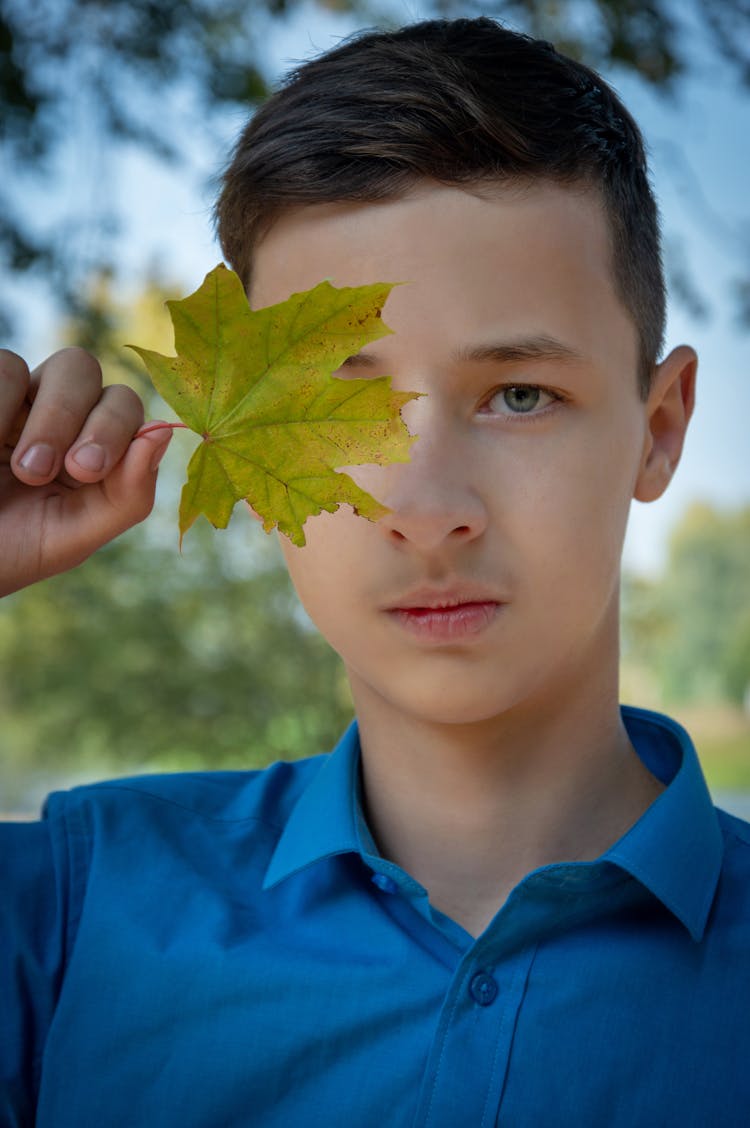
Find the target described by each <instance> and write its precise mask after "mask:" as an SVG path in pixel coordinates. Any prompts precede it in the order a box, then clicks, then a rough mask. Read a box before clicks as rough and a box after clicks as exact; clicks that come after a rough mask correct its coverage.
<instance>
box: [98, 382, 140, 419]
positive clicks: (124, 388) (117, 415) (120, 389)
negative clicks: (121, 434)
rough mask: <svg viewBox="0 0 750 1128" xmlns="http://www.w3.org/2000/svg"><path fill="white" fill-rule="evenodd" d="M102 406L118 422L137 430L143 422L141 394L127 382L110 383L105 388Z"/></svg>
mask: <svg viewBox="0 0 750 1128" xmlns="http://www.w3.org/2000/svg"><path fill="white" fill-rule="evenodd" d="M101 406H102V408H103V410H104V411H106V412H107V414H108V415H110V416H111V417H112V418H113V419H114V420H115V421H116V422H117V423H120V424H125V426H126V427H128V428H130V427H132V428H133V430H137V428H138V427H140V425H141V423H142V422H143V417H144V414H145V412H144V408H143V403H142V402H141V399H140V396H139V395H138V394H137V393H136V392H134V391H133V389H132V388H129V387H128V385H127V384H110V385H108V387H106V388H105V389H104V394H103V396H102V403H101Z"/></svg>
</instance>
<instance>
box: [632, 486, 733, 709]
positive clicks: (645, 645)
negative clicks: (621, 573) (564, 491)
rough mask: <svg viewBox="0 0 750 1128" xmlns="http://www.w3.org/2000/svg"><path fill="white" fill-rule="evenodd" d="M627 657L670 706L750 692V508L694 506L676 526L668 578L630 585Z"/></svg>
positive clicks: (641, 580) (633, 581) (672, 538)
mask: <svg viewBox="0 0 750 1128" xmlns="http://www.w3.org/2000/svg"><path fill="white" fill-rule="evenodd" d="M624 596H625V598H624V612H623V625H624V631H623V634H624V650H625V655H626V658H628V659H629V660H630V661H632V662H636V663H641V664H642V665H643V666H645V667H646V668H647V669H649V670H651V671H652V672H653V675H654V677H655V678H656V679H657V681H658V683H659V686H660V688H661V691H662V693H663V696H664V698H665V699H666V700H667V701H676V702H686V701H706V700H711V699H714V700H715V699H724V700H729V701H734V702H736V703H738V704H741V703H742V702H743V700H744V699H745V698H746V695H747V693H748V690H749V689H750V506H745V507H743V508H740V509H737V510H733V511H720V510H717V509H715V508H714V507H713V506H710V505H706V504H704V503H695V504H694V505H692V506H691V507H690V508H689V509H688V510H687V511H686V513H685V514H684V516H683V518H682V520H681V521H680V522H679V523H678V524H677V525H676V527H675V529H674V531H673V533H672V537H671V539H670V548H669V556H668V560H667V566H666V569H665V571H664V575H663V576H662V577H660V578H659V579H658V580H656V581H648V580H645V579H643V578H641V577H630V578H628V580H627V581H626V584H625V587H624Z"/></svg>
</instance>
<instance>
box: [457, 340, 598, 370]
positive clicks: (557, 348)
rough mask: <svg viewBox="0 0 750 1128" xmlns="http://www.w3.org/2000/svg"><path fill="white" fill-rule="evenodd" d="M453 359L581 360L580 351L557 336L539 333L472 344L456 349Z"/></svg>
mask: <svg viewBox="0 0 750 1128" xmlns="http://www.w3.org/2000/svg"><path fill="white" fill-rule="evenodd" d="M453 359H454V360H456V361H458V362H459V363H461V362H470V363H476V362H480V363H481V362H482V361H488V360H489V361H494V363H495V364H498V363H499V364H507V363H509V362H511V361H518V360H557V361H561V360H562V361H565V360H575V361H582V360H584V357H583V355H582V353H580V352H578V351H577V350H576V349H574V348H571V346H570V345H566V344H565V342H564V341H560V340H558V338H557V337H550V336H548V335H547V334H546V333H540V334H538V335H535V336H532V337H518V338H511V339H510V340H508V341H497V342H492V343H490V344H486V345H473V346H471V345H470V346H466V347H464V348H460V349H457V350H456V352H455V353H454V355H453Z"/></svg>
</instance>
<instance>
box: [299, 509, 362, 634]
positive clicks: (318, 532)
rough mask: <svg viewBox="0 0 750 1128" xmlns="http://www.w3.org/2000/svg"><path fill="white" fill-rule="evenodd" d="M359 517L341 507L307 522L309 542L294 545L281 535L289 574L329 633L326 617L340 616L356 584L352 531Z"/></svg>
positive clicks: (305, 603) (314, 617)
mask: <svg viewBox="0 0 750 1128" xmlns="http://www.w3.org/2000/svg"><path fill="white" fill-rule="evenodd" d="M360 520H362V519H361V518H359V517H355V516H353V515H348V514H346V513H345V512H342V511H341V510H339V511H338V512H337V513H335V514H330V513H321V514H320V515H318V516H317V517H311V518H310V519H309V520H308V521H307V522H306V524H305V527H304V531H305V540H306V544H305V546H304V547H303V548H298V547H297V546H296V545H293V544H292V543H291V542H290V541H289V540H288V539H287V538H286V537H283V536H282V537H279V541H280V545H281V551H282V554H283V556H284V560H285V562H286V566H287V570H288V572H289V576H290V578H291V580H292V583H293V584H294V587H295V589H296V591H297V595H298V596H299V598H300V601H301V602H302V605H303V606H304V608H305V610H306V611H307V613H308V615H309V616H310V618H311V619H312V620H313V622H314V623H315V624H316V626H317V627H318V628H319V630H320V631H321V632H322V633H323V634H327V633H328V631H327V625H326V620H328V619H330V618H332V617H333V618H334V619H335V617H336V612H337V609H338V608H340V607H342V605H343V603H344V602H345V599H346V594H347V592H348V591H350V590H351V588H352V586H353V585H352V583H351V579H352V574H353V573H352V569H353V568H354V562H353V560H352V551H351V549H352V545H353V543H354V542H353V538H352V537H351V535H350V534H349V531H348V526H349V522H350V521H360Z"/></svg>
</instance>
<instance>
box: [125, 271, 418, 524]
mask: <svg viewBox="0 0 750 1128" xmlns="http://www.w3.org/2000/svg"><path fill="white" fill-rule="evenodd" d="M391 289H392V285H389V284H387V283H379V284H375V285H372V286H359V287H347V288H343V289H337V288H336V287H334V286H331V285H330V284H329V283H328V282H321V283H320V284H319V285H318V286H315V287H314V288H313V289H312V290H308V291H305V292H304V293H300V294H292V296H291V297H290V298H289V299H288V300H287V301H285V302H281V303H280V304H278V305H274V306H268V307H267V308H265V309H260V310H252V309H250V307H249V305H248V302H247V298H246V296H245V293H244V290H243V288H242V283H241V282H240V280H239V278H238V277H237V275H236V274H234V273H233V272H232V271H230V270H227V269H226V267H223V266H217V267H216V268H215V269H214V270H212V271H211V272H210V274H208V275H207V276H206V279H205V281H204V283H203V285H202V286H201V287H200V288H199V289H198V290H196V292H195V293H194V294H191V295H190V296H189V297H187V298H185V299H183V300H182V301H172V302H168V303H167V305H168V307H169V310H170V314H171V317H172V321H173V324H174V331H175V350H176V353H177V355H176V356H174V357H166V356H162V355H160V354H159V353H155V352H151V351H150V350H148V349H141V348H136V347H135V346H131V347H133V348H134V349H135V351H136V352H137V353H138V355H139V356H140V357H141V358H142V359H143V361H144V363H145V365H146V367H147V368H148V371H149V374H150V376H151V379H152V380H153V383H154V386H155V387H156V389H157V391H158V392H159V393H160V395H161V396H162V398H163V399H164V400H166V402H167V403H168V404H169V405H170V406H171V407H172V408H173V409H174V410H175V411H176V413H177V415H178V416H179V417H180V419H182V421H183V422H184V423H185V424H186V425H187V426H188V427H189V428H190V429H191V430H193V431H195V432H197V434H199V435H201V437H202V438H203V442H202V443H201V445H200V446H199V447H198V449H197V450H196V451H195V453H194V454H193V457H192V458H191V460H190V464H189V466H188V478H187V482H186V483H185V486H184V487H183V491H182V498H181V501H180V537H182V536H183V535H184V534H185V532H186V531H187V530H188V529H189V528H190V526H191V525H192V524H193V522H194V521H195V519H196V518H197V517H198V516H199V515H200V514H201V513H203V514H205V516H206V517H207V518H208V519H209V521H211V523H212V524H213V525H215V526H216V527H217V528H225V527H226V525H227V524H228V522H229V517H230V515H231V512H232V510H233V508H234V506H235V504H236V503H237V502H238V501H240V500H242V499H244V500H245V501H247V502H248V503H249V504H250V505H251V506H252V508H253V509H254V510H255V512H256V513H257V514H258V515H259V516H260V517H261V518H262V519H263V527H264V528H265V530H266V531H267V532H270V531H271V529H273V528H274V527H275V526H278V528H279V531H280V532H282V533H285V534H286V536H288V537H289V538H290V539H291V540H292V541H293V542H294V544H297V545H304V543H305V537H304V533H303V530H302V526H303V524H304V522H305V520H306V519H307V518H308V517H311V516H313V515H315V514H317V513H320V512H321V511H322V510H324V509H325V510H327V511H328V512H331V513H332V512H334V510H336V509H337V508H338V506H339V505H341V504H344V503H348V504H349V505H351V506H352V507H353V508H354V510H355V511H356V512H357V513H358V514H360V515H361V516H363V517H367V518H369V519H370V520H377V519H378V518H379V517H381V516H383V514H384V513H386V512H387V510H386V508H385V507H384V506H383V505H381V504H380V503H379V502H378V501H376V500H375V499H374V498H373V497H371V496H370V494H368V493H365V491H364V490H361V489H360V488H359V486H357V485H356V483H355V482H354V481H353V480H352V479H351V478H350V477H349V476H348V475H347V474H345V473H339V472H337V468H338V467H341V466H354V465H360V464H363V463H377V464H381V465H382V464H384V463H388V462H406V461H408V458H409V447H410V445H411V442H412V441H413V438H414V436H411V435H410V434H409V432H408V430H407V428H406V425H405V424H404V422H403V420H402V419H401V417H400V414H399V413H400V410H401V408H402V407H403V405H404V404H406V403H408V402H409V400H412V399H415V398H416V397H417V394H418V393H415V392H394V391H392V390H391V387H390V379H389V378H388V377H381V378H378V379H369V380H342V379H336V378H332V374H333V373H334V372H335V371H336V370H337V369H338V368H340V366H341V365H342V364H343V362H344V361H345V360H346V359H347V357H349V356H352V355H353V354H355V353H357V352H359V351H360V349H361V348H362V347H363V346H364V345H365V344H367V343H368V342H369V341H375V340H377V339H378V338H379V337H384V336H386V335H387V334H388V333H390V332H391V330H390V329H388V327H387V326H386V325H385V324H384V323H383V321H382V320H381V316H380V313H381V310H382V307H383V305H384V304H385V300H386V298H387V297H388V294H389V293H390V291H391Z"/></svg>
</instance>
